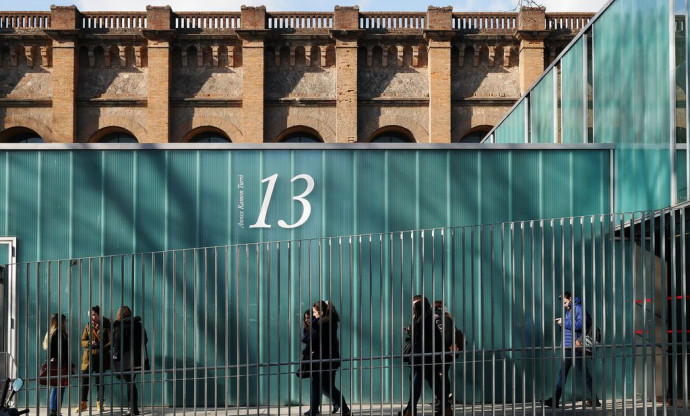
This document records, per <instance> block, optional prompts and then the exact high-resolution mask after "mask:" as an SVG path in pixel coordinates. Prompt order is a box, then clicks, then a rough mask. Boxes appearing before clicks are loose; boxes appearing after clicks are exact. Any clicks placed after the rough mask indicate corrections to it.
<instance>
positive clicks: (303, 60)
mask: <svg viewBox="0 0 690 416" xmlns="http://www.w3.org/2000/svg"><path fill="white" fill-rule="evenodd" d="M306 64H307V55H306V51H305V50H304V46H297V47H296V48H295V66H306Z"/></svg>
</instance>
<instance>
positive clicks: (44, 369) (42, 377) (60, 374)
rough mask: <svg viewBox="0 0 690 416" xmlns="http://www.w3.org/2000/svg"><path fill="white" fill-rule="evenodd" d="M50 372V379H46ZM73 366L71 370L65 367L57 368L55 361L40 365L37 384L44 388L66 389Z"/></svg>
mask: <svg viewBox="0 0 690 416" xmlns="http://www.w3.org/2000/svg"><path fill="white" fill-rule="evenodd" d="M48 370H50V377H48V372H49V371H48ZM74 370H75V366H74V364H72V366H71V369H70V367H68V366H67V365H62V366H58V363H57V361H56V360H54V359H53V360H47V361H46V362H44V363H43V364H41V371H40V372H39V374H38V383H39V384H41V385H44V386H52V387H58V386H60V387H67V386H69V378H70V375H72V374H74Z"/></svg>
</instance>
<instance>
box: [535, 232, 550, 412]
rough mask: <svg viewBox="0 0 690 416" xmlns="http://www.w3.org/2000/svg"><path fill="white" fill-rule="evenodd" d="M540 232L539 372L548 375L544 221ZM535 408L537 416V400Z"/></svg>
mask: <svg viewBox="0 0 690 416" xmlns="http://www.w3.org/2000/svg"><path fill="white" fill-rule="evenodd" d="M539 230H540V234H541V238H540V240H539V252H540V256H539V259H540V263H541V264H540V267H539V282H540V283H541V289H540V298H541V312H540V314H539V316H541V319H540V323H541V325H540V326H541V328H539V333H540V338H541V340H542V347H541V350H540V352H539V356H540V360H539V370H540V373H541V374H543V375H546V360H545V358H546V355H547V354H546V351H545V348H544V342H545V341H546V332H545V331H546V296H545V291H544V282H545V281H546V271H545V264H544V263H546V259H545V254H546V232H545V230H544V220H539ZM538 386H539V393H540V394H539V396H540V397H544V395H545V394H546V392H545V391H544V384H543V383H541V384H539V385H538ZM534 403H535V406H534V407H533V409H534V410H533V412H532V414H536V411H537V406H536V399H535V402H534ZM540 407H541V413H544V402H543V401H542V402H541V406H540Z"/></svg>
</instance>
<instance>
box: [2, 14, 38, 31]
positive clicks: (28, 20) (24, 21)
mask: <svg viewBox="0 0 690 416" xmlns="http://www.w3.org/2000/svg"><path fill="white" fill-rule="evenodd" d="M49 27H50V13H45V12H0V29H46V28H49Z"/></svg>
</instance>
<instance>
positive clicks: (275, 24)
mask: <svg viewBox="0 0 690 416" xmlns="http://www.w3.org/2000/svg"><path fill="white" fill-rule="evenodd" d="M266 27H267V28H268V29H321V28H332V27H333V13H332V12H313V13H302V12H286V13H270V14H267V15H266Z"/></svg>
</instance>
